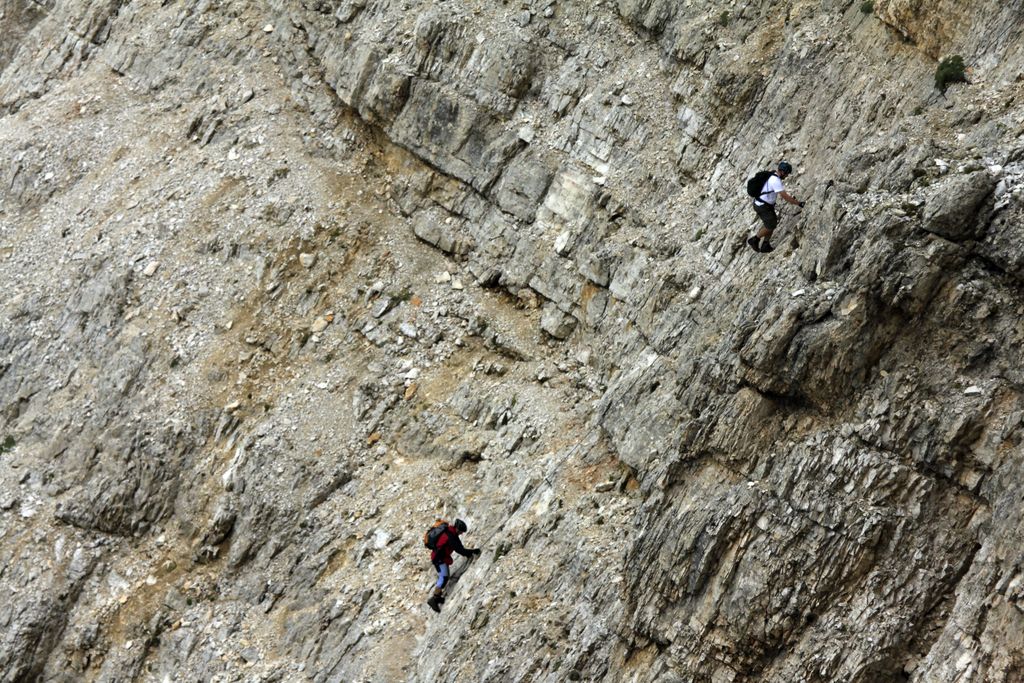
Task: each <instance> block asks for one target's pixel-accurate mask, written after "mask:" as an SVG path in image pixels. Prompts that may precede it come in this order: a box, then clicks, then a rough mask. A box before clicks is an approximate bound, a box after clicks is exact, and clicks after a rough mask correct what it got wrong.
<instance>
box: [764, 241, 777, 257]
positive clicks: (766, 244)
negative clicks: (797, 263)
mask: <svg viewBox="0 0 1024 683" xmlns="http://www.w3.org/2000/svg"><path fill="white" fill-rule="evenodd" d="M772 251H775V247H773V246H772V245H771V243H770V242H769V241H768V240H765V241H764V244H762V245H761V253H762V254H767V253H769V252H772Z"/></svg>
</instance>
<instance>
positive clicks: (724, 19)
mask: <svg viewBox="0 0 1024 683" xmlns="http://www.w3.org/2000/svg"><path fill="white" fill-rule="evenodd" d="M718 25H719V26H722V27H725V26H728V25H729V13H728V12H722V13H721V14H719V15H718Z"/></svg>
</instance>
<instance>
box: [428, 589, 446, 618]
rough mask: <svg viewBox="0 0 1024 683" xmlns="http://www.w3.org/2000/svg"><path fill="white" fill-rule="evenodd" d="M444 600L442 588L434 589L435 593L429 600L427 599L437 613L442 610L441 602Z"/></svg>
mask: <svg viewBox="0 0 1024 683" xmlns="http://www.w3.org/2000/svg"><path fill="white" fill-rule="evenodd" d="M443 602H444V596H443V595H441V589H440V588H435V589H434V594H433V595H431V596H430V599H429V600H427V604H428V605H430V609H432V610H434V611H435V612H437V613H440V612H441V604H442V603H443Z"/></svg>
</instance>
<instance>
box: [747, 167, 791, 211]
mask: <svg viewBox="0 0 1024 683" xmlns="http://www.w3.org/2000/svg"><path fill="white" fill-rule="evenodd" d="M785 189H786V188H785V187H784V186H783V185H782V178H780V177H779V176H777V175H775V174H774V173H773V174H772V175H771V177H770V178H768V182H767V183H765V184H764V187H762V188H761V192H763V193H764V194H762V195H761V201H758V200H756V199H755V200H754V203H755V204H774V203H775V198H776V197H777V196H778V195H779V193H780V192H782V191H783V190H785Z"/></svg>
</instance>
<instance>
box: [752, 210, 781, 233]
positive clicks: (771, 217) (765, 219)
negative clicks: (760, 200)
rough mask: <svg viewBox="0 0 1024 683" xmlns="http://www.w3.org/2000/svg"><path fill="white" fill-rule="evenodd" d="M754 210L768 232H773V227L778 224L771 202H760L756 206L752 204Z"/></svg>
mask: <svg viewBox="0 0 1024 683" xmlns="http://www.w3.org/2000/svg"><path fill="white" fill-rule="evenodd" d="M754 211H756V212H757V215H758V217H759V218H760V219H761V222H762V223H764V227H765V229H766V230H767V231H768V232H775V227H776V226H777V225H778V224H779V217H778V216H777V215H776V213H775V206H774V205H773V204H761V205H760V206H758V205H757V204H754Z"/></svg>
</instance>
